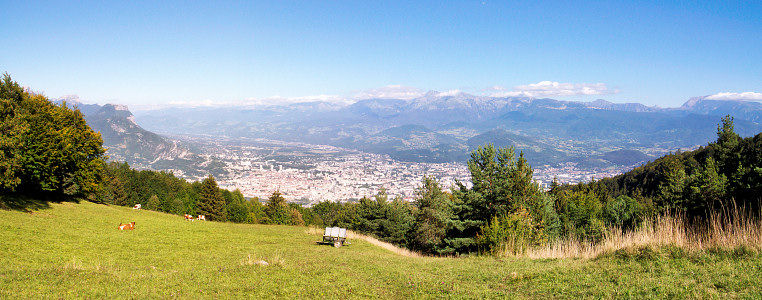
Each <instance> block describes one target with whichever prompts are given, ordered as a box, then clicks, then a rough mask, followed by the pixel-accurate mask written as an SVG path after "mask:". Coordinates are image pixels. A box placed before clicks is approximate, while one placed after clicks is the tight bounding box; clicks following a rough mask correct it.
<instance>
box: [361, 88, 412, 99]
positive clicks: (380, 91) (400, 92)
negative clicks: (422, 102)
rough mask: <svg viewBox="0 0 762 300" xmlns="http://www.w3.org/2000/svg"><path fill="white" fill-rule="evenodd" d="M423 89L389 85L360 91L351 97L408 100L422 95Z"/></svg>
mask: <svg viewBox="0 0 762 300" xmlns="http://www.w3.org/2000/svg"><path fill="white" fill-rule="evenodd" d="M423 94H424V93H423V91H421V90H420V89H418V88H414V87H411V86H402V85H389V86H385V87H382V88H377V89H370V90H365V91H361V92H359V93H357V94H355V96H354V97H353V98H354V99H355V100H364V99H403V100H410V99H415V98H418V97H421V96H423Z"/></svg>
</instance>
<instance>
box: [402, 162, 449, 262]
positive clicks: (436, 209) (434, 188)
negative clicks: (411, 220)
mask: <svg viewBox="0 0 762 300" xmlns="http://www.w3.org/2000/svg"><path fill="white" fill-rule="evenodd" d="M416 194H417V197H416V201H415V207H416V210H415V213H414V214H415V226H414V227H413V228H415V229H413V231H412V235H413V236H412V239H411V240H410V242H411V243H412V246H413V248H414V249H416V250H420V251H423V252H426V253H437V254H449V253H451V252H452V251H454V249H452V248H450V247H447V244H446V243H445V242H444V238H445V237H446V234H447V229H448V223H449V221H450V219H451V218H452V217H453V214H452V201H450V197H449V195H448V194H446V193H445V192H443V191H442V189H441V188H440V187H439V183H437V181H436V180H435V179H434V178H432V177H429V176H425V177H424V178H423V186H421V188H419V189H418V191H417V192H416Z"/></svg>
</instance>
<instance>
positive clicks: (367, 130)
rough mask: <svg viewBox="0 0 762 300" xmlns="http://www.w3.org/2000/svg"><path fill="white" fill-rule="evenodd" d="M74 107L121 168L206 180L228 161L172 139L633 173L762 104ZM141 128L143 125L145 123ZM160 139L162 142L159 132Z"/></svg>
mask: <svg viewBox="0 0 762 300" xmlns="http://www.w3.org/2000/svg"><path fill="white" fill-rule="evenodd" d="M64 100H66V101H67V102H68V103H69V104H73V105H76V106H77V107H78V108H79V109H80V110H81V111H82V112H83V114H84V115H85V119H86V120H87V122H88V124H90V126H91V127H93V128H94V129H95V130H97V131H100V132H101V135H102V137H103V139H104V145H105V146H106V147H108V148H109V150H108V155H109V156H110V157H111V158H112V159H113V160H118V161H127V162H129V163H130V164H131V165H134V166H136V167H142V168H152V169H172V170H179V171H181V172H182V173H184V174H187V175H191V176H199V175H203V174H205V173H210V172H211V173H212V174H221V173H224V165H223V164H222V163H220V162H219V161H217V160H215V159H214V158H213V157H212V156H210V155H205V154H204V153H201V151H200V150H197V148H195V147H194V146H193V145H192V144H190V143H186V142H181V141H178V140H176V139H171V138H168V137H166V136H173V137H176V136H178V135H211V136H227V137H232V138H236V137H246V138H266V139H272V140H282V141H295V142H304V143H311V144H327V145H333V146H339V147H345V148H350V149H357V150H362V151H367V152H372V153H378V154H386V155H389V156H391V157H392V158H395V159H398V160H402V161H411V162H453V161H454V162H465V161H466V160H467V159H468V155H469V153H470V151H472V150H473V149H476V148H477V147H479V146H481V145H485V144H488V143H492V144H494V145H495V146H498V147H508V146H513V147H515V148H516V150H517V152H519V151H520V152H522V153H523V154H524V156H525V157H526V158H527V160H528V161H529V162H530V164H532V165H533V166H555V165H557V164H562V163H574V164H576V166H577V167H578V168H602V167H609V166H632V165H636V164H639V163H642V162H645V161H648V160H651V159H653V158H655V157H658V156H661V155H663V154H665V153H667V152H670V151H675V150H677V149H692V148H695V147H697V146H698V145H702V144H706V143H707V142H710V141H712V140H714V139H715V134H716V130H717V125H718V124H719V123H720V118H721V117H722V116H724V115H731V116H734V117H735V126H736V132H738V133H739V134H741V135H742V136H749V135H754V134H756V133H759V132H762V125H761V124H760V122H761V121H762V104H760V103H758V102H749V101H741V100H709V99H706V97H696V98H692V99H690V100H688V101H687V102H686V103H685V104H684V105H682V106H680V107H676V108H660V107H655V106H645V105H643V104H639V103H611V102H608V101H605V100H596V101H592V102H573V101H561V100H554V99H547V98H545V99H533V98H526V97H502V98H499V97H484V96H474V95H469V94H465V93H459V94H455V95H443V94H441V93H437V92H429V93H427V94H426V95H424V96H422V97H419V98H415V99H412V100H403V99H366V100H361V101H358V102H355V103H352V104H347V105H340V104H335V103H328V102H306V103H294V104H284V105H258V106H228V107H195V108H191V107H184V108H181V107H173V108H166V109H160V110H149V111H138V112H136V114H137V115H136V116H133V114H132V113H131V112H130V111H129V110H127V108H126V107H125V106H122V105H114V104H106V105H103V106H101V105H95V104H82V103H79V102H78V101H77V99H66V98H62V99H58V100H57V101H59V102H60V101H64ZM138 124H140V125H138ZM154 132H156V133H159V134H162V135H164V136H162V135H158V134H155V133H154Z"/></svg>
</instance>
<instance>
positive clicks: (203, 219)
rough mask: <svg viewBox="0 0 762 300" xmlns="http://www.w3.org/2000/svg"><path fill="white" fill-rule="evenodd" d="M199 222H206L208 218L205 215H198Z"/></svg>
mask: <svg viewBox="0 0 762 300" xmlns="http://www.w3.org/2000/svg"><path fill="white" fill-rule="evenodd" d="M197 220H199V221H206V216H205V215H198V218H197Z"/></svg>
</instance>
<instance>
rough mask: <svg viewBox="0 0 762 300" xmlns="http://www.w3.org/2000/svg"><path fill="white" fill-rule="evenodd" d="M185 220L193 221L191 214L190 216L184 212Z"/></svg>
mask: <svg viewBox="0 0 762 300" xmlns="http://www.w3.org/2000/svg"><path fill="white" fill-rule="evenodd" d="M185 220H186V221H191V222H193V216H191V215H189V214H185Z"/></svg>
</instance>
